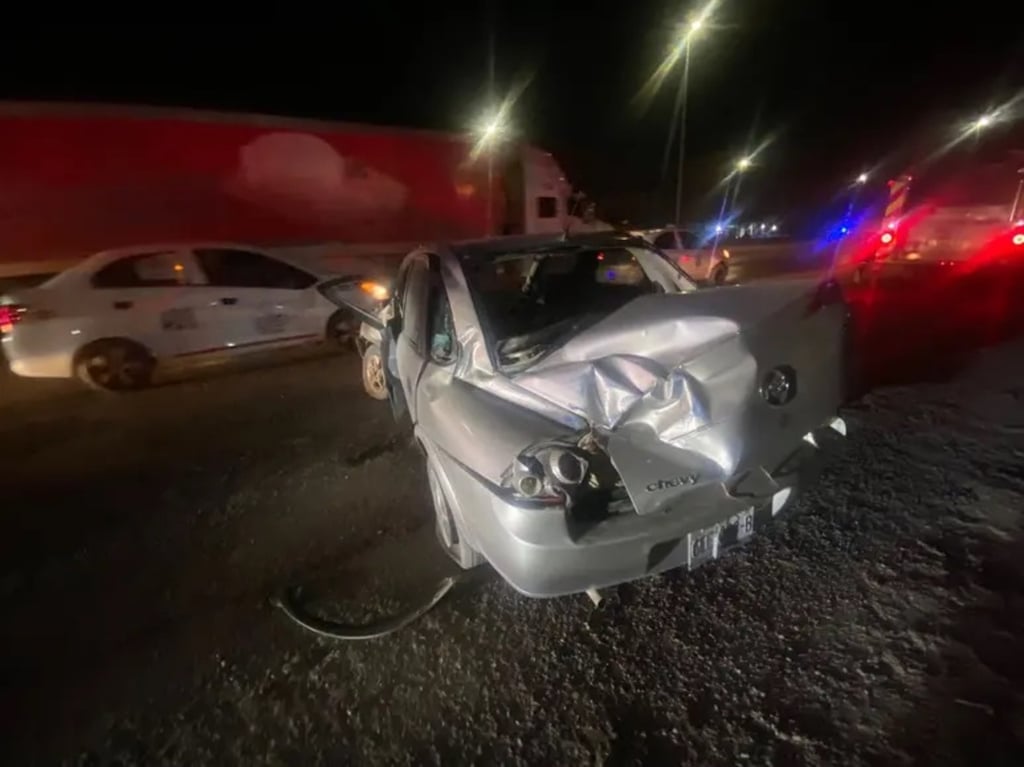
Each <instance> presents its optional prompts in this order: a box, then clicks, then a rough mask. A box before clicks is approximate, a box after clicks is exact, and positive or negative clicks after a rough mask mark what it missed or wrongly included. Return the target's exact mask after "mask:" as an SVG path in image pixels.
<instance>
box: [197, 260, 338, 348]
mask: <svg viewBox="0 0 1024 767" xmlns="http://www.w3.org/2000/svg"><path fill="white" fill-rule="evenodd" d="M194 252H195V256H196V260H197V261H198V263H199V265H200V266H201V267H202V270H203V272H204V274H205V276H206V282H207V286H206V289H205V294H206V298H207V301H206V306H207V318H208V327H209V328H210V330H211V336H216V337H217V338H218V344H217V345H218V346H219V347H221V348H225V349H236V350H239V351H246V350H249V349H252V348H253V347H271V346H281V345H289V344H293V343H300V342H303V341H311V340H313V339H314V338H317V337H319V336H320V335H321V334H322V332H323V328H322V327H319V324H320V317H319V314H318V313H317V312H316V311H315V304H316V296H315V295H314V293H313V286H314V285H315V283H316V281H317V280H316V278H315V277H314V276H313V275H311V274H309V273H307V272H305V271H303V270H301V269H298V268H296V267H294V266H292V265H291V264H286V263H284V262H283V261H280V260H278V259H276V258H273V257H271V256H268V255H266V254H265V253H260V252H257V251H253V250H245V249H242V248H231V247H203V248H196V249H195V250H194Z"/></svg>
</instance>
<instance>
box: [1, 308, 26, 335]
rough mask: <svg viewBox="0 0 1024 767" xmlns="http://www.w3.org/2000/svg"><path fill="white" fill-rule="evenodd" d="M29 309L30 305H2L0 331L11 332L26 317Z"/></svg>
mask: <svg viewBox="0 0 1024 767" xmlns="http://www.w3.org/2000/svg"><path fill="white" fill-rule="evenodd" d="M27 311H28V307H25V306H21V305H20V304H3V305H0V333H10V332H11V330H13V329H14V326H15V325H17V324H18V323H19V322H20V321H21V320H22V319H24V317H25V312H27Z"/></svg>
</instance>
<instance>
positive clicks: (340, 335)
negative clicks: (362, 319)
mask: <svg viewBox="0 0 1024 767" xmlns="http://www.w3.org/2000/svg"><path fill="white" fill-rule="evenodd" d="M324 336H325V337H326V339H327V341H328V343H332V344H334V345H336V346H337V347H339V348H341V349H354V348H355V346H356V339H357V338H359V320H358V319H356V317H355V316H354V315H353V314H352V312H347V311H345V310H344V309H339V310H338V311H336V312H335V313H334V314H332V315H331V317H330V319H329V320H327V329H326V331H325V332H324Z"/></svg>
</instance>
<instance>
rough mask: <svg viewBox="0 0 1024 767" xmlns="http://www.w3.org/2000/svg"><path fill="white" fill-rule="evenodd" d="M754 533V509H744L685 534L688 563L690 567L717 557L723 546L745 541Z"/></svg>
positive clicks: (726, 546) (727, 546) (728, 546)
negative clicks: (716, 522) (727, 517)
mask: <svg viewBox="0 0 1024 767" xmlns="http://www.w3.org/2000/svg"><path fill="white" fill-rule="evenodd" d="M753 534H754V509H753V508H750V509H744V510H743V511H741V512H740V513H739V514H735V515H734V516H732V517H729V519H728V520H726V521H725V522H719V523H718V524H717V525H712V526H711V527H705V528H704V529H703V530H697V531H695V532H692V533H690V534H689V535H688V536H687V542H688V547H689V561H688V565H689V567H691V568H694V567H697V566H698V565H702V564H704V563H705V562H709V561H711V560H712V559H718V554H719V553H720V551H722V550H723V549H724V548H730V547H731V546H733V545H735V544H737V543H740V542H742V541H745V540H746V539H747V538H749V537H750V536H752V535H753Z"/></svg>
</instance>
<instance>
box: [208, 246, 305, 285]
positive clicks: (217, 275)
mask: <svg viewBox="0 0 1024 767" xmlns="http://www.w3.org/2000/svg"><path fill="white" fill-rule="evenodd" d="M195 254H196V258H198V259H199V263H200V265H201V266H202V267H203V271H204V272H206V278H207V280H208V281H209V284H210V285H217V286H221V287H232V288H279V289H285V290H304V289H306V288H308V287H309V286H310V285H312V284H313V283H315V282H316V278H315V277H314V276H313V275H311V274H308V273H306V272H304V271H302V270H301V269H297V268H295V267H294V266H292V265H291V264H286V263H284V262H282V261H278V260H277V259H275V258H270V257H269V256H265V255H263V254H262V253H255V252H253V251H248V250H237V249H235V248H197V249H196V251H195Z"/></svg>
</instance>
